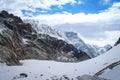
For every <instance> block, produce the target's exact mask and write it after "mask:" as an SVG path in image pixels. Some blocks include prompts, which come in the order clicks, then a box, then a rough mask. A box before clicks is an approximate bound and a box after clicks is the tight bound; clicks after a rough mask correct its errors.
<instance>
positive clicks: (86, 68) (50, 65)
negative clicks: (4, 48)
mask: <svg viewBox="0 0 120 80" xmlns="http://www.w3.org/2000/svg"><path fill="white" fill-rule="evenodd" d="M117 61H120V45H118V46H115V47H114V48H112V49H111V50H110V51H108V52H107V53H104V54H102V55H100V56H98V57H96V58H93V59H90V60H86V61H83V62H78V63H63V62H55V61H47V60H44V61H43V60H22V61H21V63H22V64H23V65H22V66H6V65H0V80H46V79H48V80H51V79H52V78H53V77H54V78H55V77H57V78H59V77H61V76H63V75H64V76H65V75H66V76H68V77H69V78H70V80H71V78H73V79H75V77H77V76H81V75H84V74H88V75H94V74H95V73H97V72H98V71H100V70H102V69H103V68H105V67H106V66H108V65H110V64H112V63H114V62H117ZM20 73H25V74H27V77H26V78H22V77H20V76H19V75H20ZM119 74H120V65H119V66H117V67H115V68H114V69H113V70H107V71H106V72H105V73H103V74H102V75H100V77H104V78H107V79H110V80H120V76H119ZM113 78H114V79H113Z"/></svg>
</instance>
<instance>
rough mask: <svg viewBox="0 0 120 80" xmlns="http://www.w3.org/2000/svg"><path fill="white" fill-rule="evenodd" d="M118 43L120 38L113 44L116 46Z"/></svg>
mask: <svg viewBox="0 0 120 80" xmlns="http://www.w3.org/2000/svg"><path fill="white" fill-rule="evenodd" d="M119 43H120V37H119V39H118V41H117V42H116V43H115V44H114V46H117V45H118V44H119Z"/></svg>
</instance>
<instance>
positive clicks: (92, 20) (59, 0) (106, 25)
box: [0, 0, 120, 46]
mask: <svg viewBox="0 0 120 80" xmlns="http://www.w3.org/2000/svg"><path fill="white" fill-rule="evenodd" d="M0 5H2V6H1V8H0V11H1V10H7V11H8V12H9V13H13V14H15V15H17V16H20V17H21V18H22V19H26V18H29V19H35V20H39V22H40V24H47V25H49V26H51V27H53V28H55V29H59V30H62V31H74V32H77V33H79V34H80V37H81V38H82V39H83V40H84V41H85V42H86V43H89V44H95V45H99V46H104V45H106V44H111V45H113V44H114V42H115V41H117V39H118V37H120V0H0Z"/></svg>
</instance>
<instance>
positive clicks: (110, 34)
mask: <svg viewBox="0 0 120 80" xmlns="http://www.w3.org/2000/svg"><path fill="white" fill-rule="evenodd" d="M102 34H104V35H103V36H102V37H99V38H97V39H94V38H92V39H89V38H85V37H83V36H82V35H80V37H81V38H82V39H83V40H84V41H85V43H87V44H91V45H99V46H101V47H103V46H105V45H107V44H111V45H114V43H115V42H116V41H117V40H118V38H119V37H120V31H104V32H102Z"/></svg>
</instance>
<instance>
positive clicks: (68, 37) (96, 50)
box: [24, 19, 111, 58]
mask: <svg viewBox="0 0 120 80" xmlns="http://www.w3.org/2000/svg"><path fill="white" fill-rule="evenodd" d="M24 22H26V23H30V24H31V25H32V27H33V28H34V29H35V30H36V31H37V32H38V33H40V34H47V35H49V36H52V37H55V38H57V39H60V40H64V41H66V42H67V43H69V44H72V45H74V46H75V47H76V48H77V49H78V50H81V51H83V52H86V53H87V55H89V56H90V57H91V58H93V57H96V56H98V55H100V54H102V53H105V52H106V51H108V50H109V49H110V48H111V46H110V45H106V46H105V47H98V46H95V45H88V44H85V42H84V41H83V40H82V39H81V38H80V37H79V36H78V34H77V33H76V32H62V31H58V30H55V29H52V28H51V27H50V26H47V25H45V24H41V23H40V22H39V20H33V19H26V20H24Z"/></svg>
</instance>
